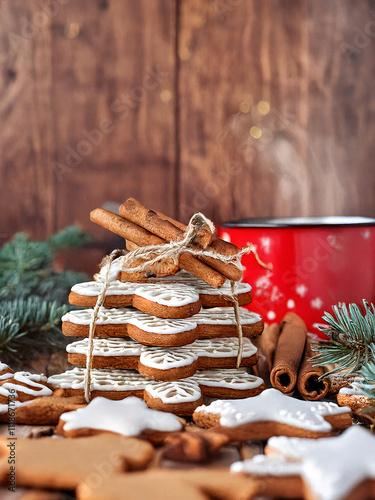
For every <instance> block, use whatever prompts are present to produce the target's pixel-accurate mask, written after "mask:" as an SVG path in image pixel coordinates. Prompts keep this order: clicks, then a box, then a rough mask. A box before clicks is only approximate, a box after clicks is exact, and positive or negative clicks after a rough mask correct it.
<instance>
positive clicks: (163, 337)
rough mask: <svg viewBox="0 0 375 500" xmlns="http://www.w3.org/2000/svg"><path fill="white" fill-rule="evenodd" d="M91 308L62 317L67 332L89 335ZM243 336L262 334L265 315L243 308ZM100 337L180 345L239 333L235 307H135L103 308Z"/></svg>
mask: <svg viewBox="0 0 375 500" xmlns="http://www.w3.org/2000/svg"><path fill="white" fill-rule="evenodd" d="M91 318H92V309H82V310H79V311H70V312H68V313H67V314H65V315H64V316H63V317H62V322H63V324H62V331H63V334H64V335H67V336H72V337H88V335H89V331H90V323H91ZM240 321H241V325H242V331H243V335H244V336H248V337H252V336H255V335H259V334H260V333H261V332H262V330H263V322H262V318H261V317H260V316H259V315H258V314H256V313H251V312H249V311H248V310H247V309H244V308H241V309H240ZM95 332H96V335H97V336H98V337H128V336H129V337H132V338H134V339H135V340H137V341H138V342H141V343H142V344H144V345H157V346H166V347H169V346H170V347H177V346H181V345H186V344H190V343H192V342H194V340H196V339H197V338H198V337H201V338H217V337H237V335H238V330H237V324H236V318H235V314H234V310H233V308H229V307H220V308H219V307H218V308H213V309H202V310H201V311H200V312H199V313H198V314H195V315H194V316H193V317H191V318H184V319H162V318H158V317H156V316H151V315H149V314H145V313H143V312H141V311H138V310H136V309H132V308H125V307H124V308H111V309H108V308H102V309H101V310H100V311H99V314H98V319H97V322H96V329H95Z"/></svg>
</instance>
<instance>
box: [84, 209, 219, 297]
mask: <svg viewBox="0 0 375 500" xmlns="http://www.w3.org/2000/svg"><path fill="white" fill-rule="evenodd" d="M90 219H91V220H92V222H95V223H96V224H99V226H102V227H104V228H105V229H108V230H109V231H111V232H112V233H115V234H118V235H119V236H121V237H122V238H125V239H126V240H129V241H131V242H133V243H135V244H136V245H138V246H142V247H143V246H147V245H160V244H164V243H165V240H163V239H162V238H160V237H159V236H156V235H155V234H152V233H151V232H149V231H147V230H146V229H144V228H143V227H140V226H138V225H137V224H134V223H133V222H131V221H129V220H127V219H125V218H124V217H121V216H120V215H117V214H114V213H113V212H109V211H108V210H104V209H103V208H96V209H95V210H93V211H92V212H91V213H90ZM179 265H180V267H181V269H185V271H187V272H189V273H191V274H194V276H196V277H197V278H200V279H202V280H203V281H205V282H206V283H208V284H209V285H211V286H213V287H215V288H220V287H221V286H222V285H223V284H224V283H225V281H226V280H225V277H224V276H222V275H221V274H220V273H218V272H217V271H215V270H214V269H211V267H209V266H207V265H206V264H204V263H203V262H201V261H200V260H198V259H196V258H195V257H194V256H193V255H189V254H186V253H183V254H181V255H180V259H179Z"/></svg>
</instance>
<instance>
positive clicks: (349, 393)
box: [337, 387, 375, 413]
mask: <svg viewBox="0 0 375 500" xmlns="http://www.w3.org/2000/svg"><path fill="white" fill-rule="evenodd" d="M337 403H338V404H339V405H340V406H348V407H349V408H350V409H351V410H352V412H353V413H361V412H362V411H363V410H368V409H370V408H373V411H374V412H375V406H374V400H373V399H371V398H369V397H368V396H366V395H365V394H363V392H361V391H360V390H358V389H355V388H351V387H342V388H341V389H340V391H339V393H338V394H337Z"/></svg>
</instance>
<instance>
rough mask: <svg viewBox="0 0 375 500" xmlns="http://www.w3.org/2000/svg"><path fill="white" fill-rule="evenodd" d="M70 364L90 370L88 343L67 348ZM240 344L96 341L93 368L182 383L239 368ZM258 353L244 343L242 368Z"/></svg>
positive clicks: (218, 341)
mask: <svg viewBox="0 0 375 500" xmlns="http://www.w3.org/2000/svg"><path fill="white" fill-rule="evenodd" d="M66 349H67V351H68V361H69V363H71V364H73V365H76V366H83V367H85V366H86V356H87V352H88V349H89V342H88V339H84V340H79V341H77V342H73V343H72V344H69V345H68V346H67V348H66ZM238 350H239V341H238V339H237V338H227V339H197V340H196V341H195V342H193V343H192V344H189V345H187V346H181V347H173V348H166V347H146V346H143V345H141V344H139V343H138V342H136V341H134V340H131V339H122V338H113V339H101V338H95V339H94V341H93V363H92V366H93V368H116V369H118V368H124V369H130V370H138V371H139V373H141V374H142V375H144V376H145V377H151V378H153V379H155V380H178V379H181V378H186V377H191V376H192V375H194V373H195V372H196V371H197V370H210V369H212V368H235V367H236V361H237V354H238ZM256 352H257V349H256V347H254V346H253V344H252V343H251V342H250V340H249V339H247V338H244V339H243V349H242V359H241V366H253V365H254V364H255V363H256V362H257V360H258V357H257V354H256Z"/></svg>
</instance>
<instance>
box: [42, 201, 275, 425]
mask: <svg viewBox="0 0 375 500" xmlns="http://www.w3.org/2000/svg"><path fill="white" fill-rule="evenodd" d="M91 220H92V221H93V222H95V223H97V224H99V225H101V226H102V227H104V228H106V229H108V230H110V231H112V232H113V233H116V234H118V235H120V236H122V237H123V238H125V239H126V248H127V250H126V251H125V250H114V251H113V252H112V253H111V254H110V255H109V256H107V257H106V258H105V259H104V261H103V262H102V264H101V271H100V273H99V274H97V275H95V276H94V278H95V281H92V282H87V283H79V284H77V285H75V286H74V287H73V288H72V291H71V294H70V296H69V300H70V302H71V303H72V304H74V305H78V306H81V307H82V306H83V307H86V309H81V310H78V311H72V312H70V313H68V314H66V315H65V316H64V317H63V318H62V320H63V333H64V334H65V335H68V336H74V337H83V339H80V340H78V341H76V342H73V343H72V344H69V345H68V346H67V351H68V359H69V361H70V362H71V363H72V364H74V365H76V368H74V369H73V370H69V371H67V372H65V373H62V374H59V375H54V376H52V377H50V378H49V383H50V384H51V385H52V386H53V387H55V388H59V389H61V390H62V391H63V392H64V393H65V394H66V395H76V394H83V393H84V394H85V398H86V400H87V402H89V401H90V399H91V398H92V397H96V396H104V397H108V398H110V399H123V398H124V397H127V396H138V397H142V398H144V399H145V401H146V403H147V404H148V405H149V406H150V407H151V408H156V409H160V410H165V411H169V412H172V413H176V414H179V415H189V414H191V413H192V412H193V411H194V409H195V408H196V407H197V406H199V405H200V404H202V402H204V397H205V396H209V397H223V398H243V397H250V396H254V395H257V394H259V393H260V392H261V391H262V390H263V389H264V388H265V385H264V383H263V380H262V379H261V378H259V377H256V376H254V375H252V374H250V373H248V370H247V369H246V368H245V367H249V366H253V365H254V364H255V363H256V362H257V354H256V348H255V347H254V346H253V344H252V343H251V341H250V340H249V338H248V337H252V336H255V335H259V334H260V333H261V332H262V330H263V322H262V319H261V317H260V316H259V315H257V314H255V313H252V312H250V311H248V310H247V309H245V308H243V307H241V306H244V305H248V304H249V303H250V302H251V300H252V295H251V286H250V285H247V284H245V283H241V282H240V280H241V278H242V266H241V257H242V255H244V254H245V253H249V252H252V253H253V254H254V256H255V258H256V259H257V261H258V262H259V263H260V265H262V266H266V265H265V264H263V263H262V262H261V261H260V259H259V257H258V255H257V253H256V249H255V247H254V246H252V245H249V246H247V247H245V248H243V249H238V248H237V247H236V246H235V245H232V244H230V243H227V242H225V241H223V240H221V239H219V238H217V237H216V236H215V235H214V229H215V228H214V225H213V224H212V222H211V221H210V220H208V219H207V218H206V217H205V216H204V215H202V214H200V213H198V214H195V215H194V216H193V217H192V218H191V220H190V222H189V224H188V226H185V225H183V224H181V223H180V222H177V221H174V220H173V219H171V218H169V217H166V216H165V215H163V214H161V213H159V212H155V211H152V210H149V209H147V208H146V207H144V206H143V205H141V204H140V203H139V202H137V201H136V200H134V199H132V198H130V199H128V200H127V201H126V202H125V203H123V204H122V205H121V207H120V215H116V214H114V213H112V212H108V211H107V210H103V209H96V210H94V211H93V212H91ZM88 307H89V309H87V308H88Z"/></svg>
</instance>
